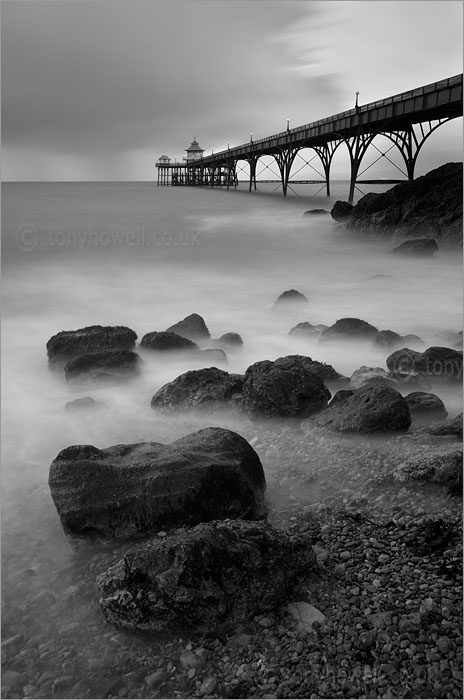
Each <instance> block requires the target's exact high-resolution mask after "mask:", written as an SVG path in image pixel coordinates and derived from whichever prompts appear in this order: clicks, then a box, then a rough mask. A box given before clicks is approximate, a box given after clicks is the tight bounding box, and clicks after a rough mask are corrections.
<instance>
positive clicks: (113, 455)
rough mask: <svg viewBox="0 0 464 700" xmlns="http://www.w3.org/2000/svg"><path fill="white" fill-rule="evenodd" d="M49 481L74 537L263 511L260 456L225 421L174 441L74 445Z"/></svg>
mask: <svg viewBox="0 0 464 700" xmlns="http://www.w3.org/2000/svg"><path fill="white" fill-rule="evenodd" d="M49 486H50V490H51V495H52V498H53V501H54V503H55V506H56V509H57V511H58V515H59V516H60V519H61V523H62V525H63V528H64V530H65V532H66V534H67V535H68V536H69V537H70V538H71V539H75V538H82V539H87V540H97V541H99V540H103V541H109V540H127V539H130V538H133V537H140V536H146V535H148V534H150V533H152V532H156V531H157V530H160V529H163V528H167V527H176V526H181V525H192V524H196V523H199V522H202V521H208V520H214V519H221V518H254V517H261V516H262V515H263V513H264V489H265V479H264V472H263V468H262V466H261V462H260V460H259V457H258V455H257V454H256V452H255V451H254V450H253V448H252V447H251V445H249V444H248V442H247V441H246V440H245V439H244V438H242V437H241V436H240V435H237V434H236V433H233V432H231V431H230V430H224V429H222V428H205V429H204V430H200V431H198V432H196V433H191V434H190V435H187V436H186V437H183V438H181V439H180V440H176V441H175V442H172V443H170V444H169V445H163V444H161V443H157V442H142V443H139V444H134V445H114V446H112V447H108V448H106V449H104V450H99V449H98V448H96V447H93V446H92V445H74V446H72V447H67V448H66V449H64V450H62V451H61V452H60V453H59V454H58V456H57V457H56V459H55V460H54V461H53V462H52V464H51V466H50V474H49Z"/></svg>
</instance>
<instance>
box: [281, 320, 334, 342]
mask: <svg viewBox="0 0 464 700" xmlns="http://www.w3.org/2000/svg"><path fill="white" fill-rule="evenodd" d="M326 328H327V326H321V325H319V326H313V325H312V323H309V321H303V322H302V323H297V324H296V326H293V328H290V330H289V332H288V334H289V335H295V336H298V337H300V338H301V337H306V338H315V337H316V336H318V335H320V334H321V333H322V331H323V330H325V329H326Z"/></svg>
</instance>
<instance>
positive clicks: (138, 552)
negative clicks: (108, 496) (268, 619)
mask: <svg viewBox="0 0 464 700" xmlns="http://www.w3.org/2000/svg"><path fill="white" fill-rule="evenodd" d="M313 566H314V553H313V551H312V549H311V546H310V540H309V538H308V536H306V535H301V534H300V535H290V534H289V533H288V532H286V531H284V530H278V529H274V528H272V527H271V526H270V525H268V524H265V523H255V522H247V521H241V520H235V521H234V520H229V521H225V522H211V523H203V524H201V525H198V526H197V527H195V528H193V529H190V530H186V531H185V532H183V533H181V534H174V535H172V536H170V537H168V538H166V539H165V540H163V541H159V540H156V539H153V540H150V541H149V542H147V543H146V544H144V545H143V546H141V547H139V548H137V549H132V550H130V551H128V552H126V554H125V556H124V557H123V558H122V559H121V560H120V561H119V562H118V563H117V564H115V565H114V566H112V567H111V568H109V569H108V570H107V571H106V572H105V573H103V574H100V575H99V576H98V578H97V586H98V588H99V590H100V593H101V598H100V601H99V602H100V606H101V608H102V610H103V614H104V616H105V618H106V620H107V621H108V622H109V623H111V624H113V625H116V626H117V627H120V628H122V629H126V630H130V631H143V632H145V631H150V632H165V631H166V632H169V633H171V634H172V633H181V634H183V633H185V632H188V631H195V632H199V633H207V634H212V633H219V632H221V631H223V630H225V629H230V628H234V627H237V625H239V624H243V623H247V622H248V621H249V620H250V619H251V618H252V617H253V616H255V615H257V614H260V613H263V612H267V611H269V610H273V609H274V608H276V607H277V606H279V605H281V604H282V603H283V602H284V601H285V598H286V596H287V595H288V593H289V591H290V590H291V588H292V587H294V585H295V583H296V582H297V578H298V577H299V576H300V575H302V574H304V575H306V576H307V575H308V573H309V572H310V571H311V568H312V567H313Z"/></svg>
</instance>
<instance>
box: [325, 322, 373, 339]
mask: <svg viewBox="0 0 464 700" xmlns="http://www.w3.org/2000/svg"><path fill="white" fill-rule="evenodd" d="M378 332H379V330H378V328H376V327H375V326H372V325H371V324H370V323H368V322H367V321H362V320H361V319H359V318H340V319H339V320H338V321H336V323H334V324H333V325H332V326H330V327H329V328H327V329H326V330H324V331H323V332H322V334H321V337H320V338H319V341H318V342H319V343H327V342H339V343H340V342H346V341H355V342H360V341H369V342H371V341H373V340H374V338H375V337H376V336H377V334H378Z"/></svg>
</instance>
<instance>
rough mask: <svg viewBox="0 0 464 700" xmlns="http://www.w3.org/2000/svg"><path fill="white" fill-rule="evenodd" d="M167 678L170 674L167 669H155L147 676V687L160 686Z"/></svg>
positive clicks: (151, 688)
mask: <svg viewBox="0 0 464 700" xmlns="http://www.w3.org/2000/svg"><path fill="white" fill-rule="evenodd" d="M167 679H168V675H167V673H166V671H163V670H162V669H159V670H158V671H155V672H154V673H151V674H150V675H149V676H147V677H146V678H145V683H146V684H147V687H148V688H149V689H150V690H153V689H154V688H158V687H159V686H160V685H161V684H162V683H164V681H166V680H167Z"/></svg>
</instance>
